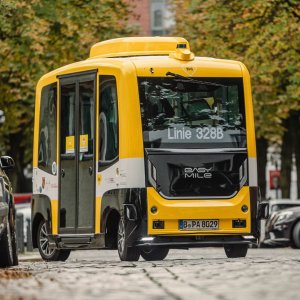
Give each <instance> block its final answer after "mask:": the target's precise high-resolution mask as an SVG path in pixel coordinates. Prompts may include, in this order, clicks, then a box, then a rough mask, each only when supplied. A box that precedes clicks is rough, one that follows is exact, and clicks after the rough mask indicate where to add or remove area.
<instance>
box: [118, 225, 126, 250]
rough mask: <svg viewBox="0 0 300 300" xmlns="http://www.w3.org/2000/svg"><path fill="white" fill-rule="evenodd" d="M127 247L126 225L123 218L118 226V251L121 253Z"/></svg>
mask: <svg viewBox="0 0 300 300" xmlns="http://www.w3.org/2000/svg"><path fill="white" fill-rule="evenodd" d="M124 248H125V226H124V221H123V220H122V219H121V220H120V222H119V228H118V251H119V253H120V254H122V253H123V252H124Z"/></svg>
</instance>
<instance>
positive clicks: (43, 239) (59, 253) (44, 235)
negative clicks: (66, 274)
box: [37, 220, 71, 261]
mask: <svg viewBox="0 0 300 300" xmlns="http://www.w3.org/2000/svg"><path fill="white" fill-rule="evenodd" d="M48 235H49V234H48V223H47V222H46V220H42V221H41V222H40V224H39V227H38V230H37V244H38V249H39V252H40V255H41V257H42V258H43V259H44V260H46V261H65V260H67V259H68V257H69V255H70V253H71V250H68V249H51V248H50V247H49V236H48Z"/></svg>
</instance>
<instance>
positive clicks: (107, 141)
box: [99, 75, 119, 165]
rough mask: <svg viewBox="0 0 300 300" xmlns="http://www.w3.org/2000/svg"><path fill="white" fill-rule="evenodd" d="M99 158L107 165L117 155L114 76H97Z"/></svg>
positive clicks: (116, 112) (116, 108) (116, 100)
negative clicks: (98, 91)
mask: <svg viewBox="0 0 300 300" xmlns="http://www.w3.org/2000/svg"><path fill="white" fill-rule="evenodd" d="M99 79H100V80H99V81H100V99H99V100H100V101H99V102H100V103H99V160H100V163H103V164H104V165H109V162H113V161H114V160H115V159H117V157H118V150H119V146H118V105H117V104H118V103H117V102H118V98H117V97H118V96H117V83H116V78H115V77H114V76H110V75H103V76H100V77H99Z"/></svg>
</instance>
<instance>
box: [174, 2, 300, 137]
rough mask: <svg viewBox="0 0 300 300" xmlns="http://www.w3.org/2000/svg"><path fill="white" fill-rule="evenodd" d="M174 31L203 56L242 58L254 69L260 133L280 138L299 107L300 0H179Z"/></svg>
mask: <svg viewBox="0 0 300 300" xmlns="http://www.w3.org/2000/svg"><path fill="white" fill-rule="evenodd" d="M174 10H175V18H176V28H175V33H176V34H177V35H180V36H184V37H186V38H187V39H188V40H189V41H190V43H191V48H192V51H194V52H195V53H196V54H197V55H199V56H213V57H218V58H227V59H236V60H241V61H242V62H244V63H245V64H246V66H247V67H248V69H249V70H250V74H251V77H252V86H253V98H254V111H255V118H256V122H255V124H256V129H257V136H258V137H263V138H266V139H268V140H269V141H279V140H280V137H281V135H282V133H283V130H284V128H283V126H282V120H283V119H285V118H287V117H288V115H289V112H290V111H295V110H299V109H300V59H299V54H300V2H299V1H298V0H230V1H228V0H198V1H197V0H195V1H186V0H176V1H175V2H174Z"/></svg>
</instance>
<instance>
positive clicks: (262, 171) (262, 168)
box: [256, 138, 268, 199]
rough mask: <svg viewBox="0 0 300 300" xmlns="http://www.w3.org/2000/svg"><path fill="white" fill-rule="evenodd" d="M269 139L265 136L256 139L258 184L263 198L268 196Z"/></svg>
mask: <svg viewBox="0 0 300 300" xmlns="http://www.w3.org/2000/svg"><path fill="white" fill-rule="evenodd" d="M267 150H268V141H267V140H266V139H264V138H259V139H257V140H256V151H257V175H258V186H259V188H260V193H261V197H262V199H265V198H266V185H267V183H266V166H267Z"/></svg>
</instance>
